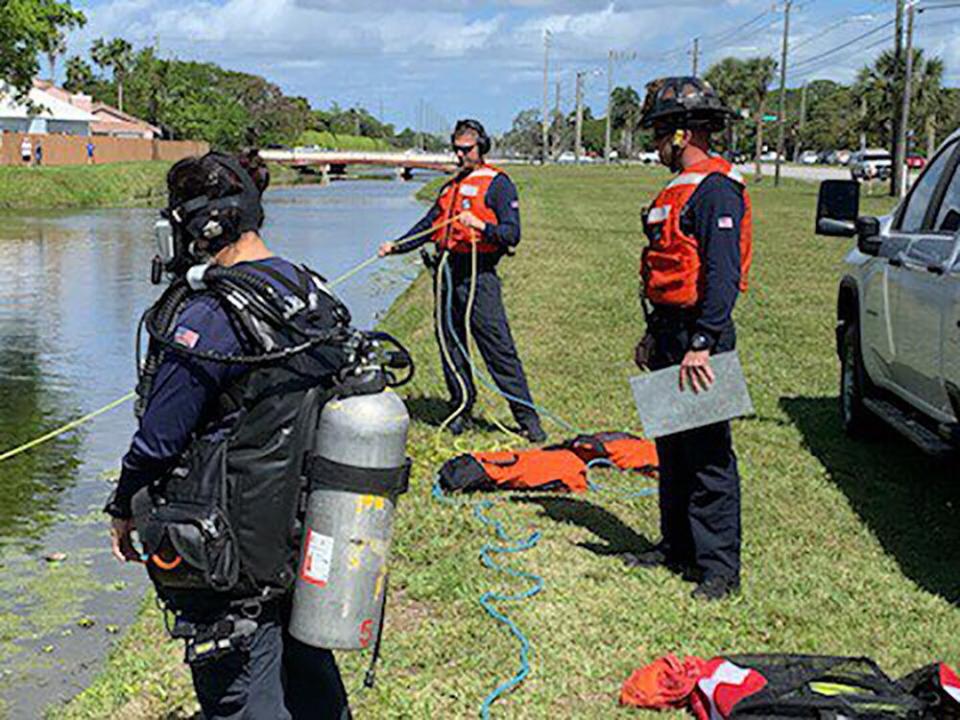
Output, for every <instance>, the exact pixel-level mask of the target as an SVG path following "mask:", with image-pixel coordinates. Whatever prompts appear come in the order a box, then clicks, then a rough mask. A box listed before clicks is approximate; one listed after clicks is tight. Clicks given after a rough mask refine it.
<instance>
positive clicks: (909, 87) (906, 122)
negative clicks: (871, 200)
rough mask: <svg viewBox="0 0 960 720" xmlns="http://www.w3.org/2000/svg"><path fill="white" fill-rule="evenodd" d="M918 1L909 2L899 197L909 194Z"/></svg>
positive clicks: (898, 155)
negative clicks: (909, 144)
mask: <svg viewBox="0 0 960 720" xmlns="http://www.w3.org/2000/svg"><path fill="white" fill-rule="evenodd" d="M916 4H917V3H916V0H908V2H907V8H906V9H907V47H906V53H907V57H906V61H907V70H906V74H905V75H904V78H903V110H902V112H901V115H900V139H899V141H898V142H897V156H896V158H894V162H895V163H896V170H897V172H898V173H899V174H900V175H899V179H900V184H899V186H898V187H897V192H898V194H899V197H900V198H901V199H902V198H903V197H904V196H905V195H906V194H907V175H908V174H909V173H908V172H907V169H906V160H907V130H908V128H909V127H910V96H911V94H912V92H913V18H914V15H915V12H916V11H915V6H916Z"/></svg>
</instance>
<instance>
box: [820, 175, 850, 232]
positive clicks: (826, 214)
mask: <svg viewBox="0 0 960 720" xmlns="http://www.w3.org/2000/svg"><path fill="white" fill-rule="evenodd" d="M859 213H860V183H858V182H857V181H856V180H824V181H823V182H822V183H820V195H819V197H818V198H817V225H816V233H817V235H829V236H832V237H853V236H854V235H856V234H857V216H858V215H859Z"/></svg>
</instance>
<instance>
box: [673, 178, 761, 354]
mask: <svg viewBox="0 0 960 720" xmlns="http://www.w3.org/2000/svg"><path fill="white" fill-rule="evenodd" d="M745 212H746V204H745V202H744V199H743V186H742V185H740V184H739V183H737V182H735V181H734V180H731V179H730V178H728V177H726V176H725V175H720V174H713V175H710V176H709V177H707V178H706V179H705V180H704V181H703V182H702V183H701V184H700V187H698V188H697V190H696V191H695V192H694V194H693V197H691V198H690V200H689V202H688V203H687V205H686V207H684V209H683V213H682V215H681V216H680V227H681V229H682V230H683V231H684V232H685V233H687V234H688V235H691V236H693V237H695V238H696V239H697V240H698V251H699V253H700V263H701V265H702V267H703V270H704V276H705V277H704V280H705V282H704V288H703V297H701V298H700V305H699V310H700V314H699V317H698V318H697V323H696V329H697V331H698V332H702V333H703V334H704V335H706V336H707V337H708V338H710V339H711V341H712V342H716V339H717V337H718V336H719V335H720V332H721V331H722V330H723V328H724V327H726V326H727V325H728V324H729V323H730V321H731V319H732V316H733V307H734V305H735V304H736V302H737V296H738V295H739V294H740V227H741V225H742V224H743V216H744V214H745Z"/></svg>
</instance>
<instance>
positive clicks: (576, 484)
mask: <svg viewBox="0 0 960 720" xmlns="http://www.w3.org/2000/svg"><path fill="white" fill-rule="evenodd" d="M598 459H604V460H607V461H609V462H610V464H612V465H614V466H616V467H617V468H619V469H620V470H639V471H641V472H644V473H647V474H649V473H652V472H653V471H655V470H656V469H657V464H658V460H657V449H656V446H655V445H654V443H653V441H651V440H643V439H641V438H638V437H636V436H634V435H628V434H626V433H597V434H596V435H580V436H578V437H576V438H574V439H573V440H568V441H567V442H565V443H562V444H560V445H552V446H550V447H548V448H542V449H541V448H531V449H529V450H504V451H494V452H477V453H471V454H469V455H459V456H458V457H455V458H453V459H451V460H448V461H447V462H446V463H444V465H443V467H441V468H440V473H439V480H440V487H441V489H442V490H443V491H444V492H485V491H491V490H535V491H538V492H574V493H582V492H585V491H586V490H587V488H588V486H589V483H588V482H587V467H588V463H590V462H592V461H594V460H598Z"/></svg>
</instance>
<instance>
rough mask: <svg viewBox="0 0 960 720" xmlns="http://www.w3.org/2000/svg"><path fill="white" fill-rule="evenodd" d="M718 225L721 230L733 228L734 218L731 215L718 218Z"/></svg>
mask: <svg viewBox="0 0 960 720" xmlns="http://www.w3.org/2000/svg"><path fill="white" fill-rule="evenodd" d="M717 227H718V228H720V229H721V230H733V218H732V217H730V216H729V215H724V216H722V217H719V218H717Z"/></svg>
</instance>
